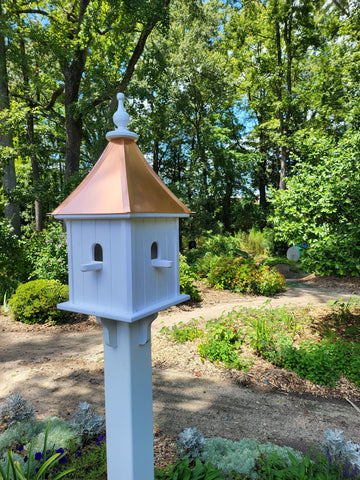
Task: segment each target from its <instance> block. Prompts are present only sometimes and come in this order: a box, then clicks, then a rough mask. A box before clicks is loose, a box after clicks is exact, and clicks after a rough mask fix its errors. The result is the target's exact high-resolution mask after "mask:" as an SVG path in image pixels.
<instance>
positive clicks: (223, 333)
mask: <svg viewBox="0 0 360 480" xmlns="http://www.w3.org/2000/svg"><path fill="white" fill-rule="evenodd" d="M209 325H210V328H209V330H208V332H207V334H206V338H205V340H204V342H202V343H201V344H200V345H199V347H198V352H199V355H200V356H201V357H202V358H207V359H208V360H209V361H210V362H223V363H224V365H226V366H227V367H228V368H236V369H237V370H248V368H249V366H248V364H247V362H245V361H244V360H242V359H241V358H240V356H239V353H240V351H239V349H240V345H241V339H240V332H239V330H238V329H237V328H236V327H235V326H234V325H232V324H231V323H226V322H223V321H221V322H219V323H212V322H208V325H207V326H209Z"/></svg>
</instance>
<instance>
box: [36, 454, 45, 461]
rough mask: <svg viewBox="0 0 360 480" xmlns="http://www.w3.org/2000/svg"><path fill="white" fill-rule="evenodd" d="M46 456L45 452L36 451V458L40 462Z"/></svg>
mask: <svg viewBox="0 0 360 480" xmlns="http://www.w3.org/2000/svg"><path fill="white" fill-rule="evenodd" d="M43 458H44V456H43V454H42V453H41V452H36V453H35V460H37V461H38V462H39V461H40V460H42V459H43Z"/></svg>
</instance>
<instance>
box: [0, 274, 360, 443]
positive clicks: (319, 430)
mask: <svg viewBox="0 0 360 480" xmlns="http://www.w3.org/2000/svg"><path fill="white" fill-rule="evenodd" d="M290 285H291V286H290V288H289V289H288V290H287V292H285V293H284V294H281V295H279V296H278V297H277V298H275V299H273V300H271V302H270V305H269V304H267V305H266V307H267V308H268V307H269V306H277V305H288V304H296V305H307V304H309V303H310V304H314V305H315V304H324V303H326V302H328V301H329V300H335V299H337V298H340V297H341V298H344V299H345V300H347V299H348V298H350V295H351V292H352V289H351V288H350V287H349V288H344V287H343V286H342V287H341V286H335V287H334V286H332V287H331V288H329V287H328V286H325V287H321V288H318V287H316V286H314V285H307V284H306V283H297V282H291V284H290ZM266 300H267V299H266V298H264V297H250V298H247V297H241V296H239V295H236V294H232V293H230V292H227V293H219V292H212V291H208V292H206V295H205V300H204V302H203V303H202V304H200V305H196V306H189V305H182V306H179V307H172V308H171V309H168V310H167V311H165V312H161V313H160V314H159V317H158V319H157V320H156V321H155V322H154V324H153V330H152V336H153V351H155V350H156V349H157V348H158V347H157V335H158V332H159V330H160V329H161V327H162V326H163V325H164V324H165V325H171V324H174V323H177V322H179V321H187V320H190V319H191V318H199V317H203V318H205V319H206V320H207V319H211V318H216V317H218V316H220V315H221V313H222V312H224V311H230V310H231V309H232V308H234V307H235V306H238V305H242V306H248V307H255V306H256V307H258V306H261V305H264V303H265V301H266ZM0 338H1V350H0V364H1V370H0V400H1V399H2V398H4V397H5V396H6V395H8V394H10V393H14V392H18V393H20V394H22V395H23V396H24V397H26V398H27V399H29V400H31V402H32V403H33V405H34V406H35V408H36V413H37V415H38V416H39V417H42V418H43V417H45V416H47V415H60V416H63V417H65V418H67V417H69V416H71V415H72V413H73V412H74V410H76V407H77V405H78V403H79V401H84V400H86V401H88V402H90V403H91V404H92V405H93V406H94V407H96V409H97V410H98V411H99V412H100V413H102V414H104V388H103V346H102V329H101V327H100V326H98V325H97V323H96V321H95V320H94V319H89V320H88V321H87V322H86V323H84V322H83V323H80V324H79V325H73V326H70V327H66V328H64V327H41V328H39V327H34V326H27V325H21V324H17V323H14V322H12V321H11V319H10V318H9V317H3V318H2V319H1V321H0ZM158 354H159V352H157V355H158ZM153 386H154V387H153V392H154V393H153V395H154V425H155V428H158V429H161V430H162V431H163V432H164V433H165V435H169V436H177V435H178V433H180V432H181V431H182V430H183V429H184V428H186V427H197V428H199V430H200V431H202V433H203V434H204V435H205V436H215V435H220V436H224V437H227V438H230V439H234V440H236V439H240V438H242V437H245V436H246V437H256V438H258V439H259V440H261V441H268V440H269V441H272V442H274V443H278V444H280V445H284V444H287V445H290V446H293V447H295V448H300V449H305V448H308V447H310V446H311V445H316V444H317V443H318V442H320V441H321V440H322V438H323V435H324V432H325V431H326V430H327V429H334V428H337V429H339V430H343V432H344V434H345V435H346V436H347V438H349V439H352V440H353V441H355V442H357V443H360V429H359V427H360V414H359V413H358V412H357V411H356V410H355V409H354V408H353V407H352V406H351V405H350V404H349V403H348V402H346V401H345V400H344V401H340V400H327V399H322V398H319V397H313V396H298V395H293V394H286V393H282V392H278V391H273V390H272V389H271V387H269V386H267V385H264V388H261V389H253V388H246V387H245V386H242V385H240V386H239V385H236V384H235V383H234V382H233V381H232V380H231V378H226V377H225V376H224V375H223V376H220V375H219V376H218V375H215V376H214V375H211V374H210V375H201V376H200V377H198V376H196V375H194V374H192V373H191V372H188V371H186V372H184V371H180V370H177V369H176V368H159V366H158V365H156V366H155V367H154V369H153Z"/></svg>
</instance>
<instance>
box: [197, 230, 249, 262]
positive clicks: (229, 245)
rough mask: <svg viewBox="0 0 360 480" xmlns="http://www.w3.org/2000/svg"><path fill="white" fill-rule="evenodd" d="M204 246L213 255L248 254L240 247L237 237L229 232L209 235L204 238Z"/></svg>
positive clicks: (246, 255) (244, 255)
mask: <svg viewBox="0 0 360 480" xmlns="http://www.w3.org/2000/svg"><path fill="white" fill-rule="evenodd" d="M204 247H205V249H206V251H207V252H209V253H210V254H211V255H215V256H231V257H233V256H242V257H244V258H247V257H248V254H247V253H246V252H244V251H243V250H242V249H241V248H240V240H239V238H238V237H236V236H232V235H229V234H225V235H220V234H219V235H212V236H210V237H209V238H207V239H206V241H205V243H204Z"/></svg>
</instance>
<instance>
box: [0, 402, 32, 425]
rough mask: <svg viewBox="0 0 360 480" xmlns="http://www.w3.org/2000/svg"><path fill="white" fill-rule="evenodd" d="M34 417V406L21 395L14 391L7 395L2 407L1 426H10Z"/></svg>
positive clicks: (0, 411)
mask: <svg viewBox="0 0 360 480" xmlns="http://www.w3.org/2000/svg"><path fill="white" fill-rule="evenodd" d="M32 417H34V407H33V406H32V405H31V404H30V402H28V401H27V400H25V398H23V397H22V396H21V395H19V394H17V393H13V394H11V395H8V396H7V397H5V399H4V401H3V403H2V405H1V407H0V427H2V426H3V427H5V428H9V427H11V426H12V425H15V423H18V422H22V421H23V420H29V419H30V418H32Z"/></svg>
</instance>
